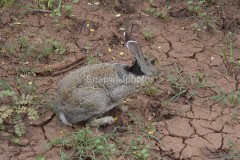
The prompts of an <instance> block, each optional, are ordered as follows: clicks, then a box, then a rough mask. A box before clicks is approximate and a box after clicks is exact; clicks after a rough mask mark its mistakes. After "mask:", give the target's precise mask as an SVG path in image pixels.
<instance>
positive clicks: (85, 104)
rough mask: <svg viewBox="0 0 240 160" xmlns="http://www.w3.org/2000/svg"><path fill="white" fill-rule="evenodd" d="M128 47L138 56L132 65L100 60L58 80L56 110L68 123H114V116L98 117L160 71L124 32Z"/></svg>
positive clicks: (121, 102)
mask: <svg viewBox="0 0 240 160" xmlns="http://www.w3.org/2000/svg"><path fill="white" fill-rule="evenodd" d="M124 37H125V40H126V46H127V48H128V50H129V52H130V53H131V54H133V55H134V57H135V62H134V64H133V65H132V66H128V65H126V64H118V63H113V64H111V63H101V64H93V65H87V66H84V67H82V68H79V69H77V70H75V71H73V72H71V73H70V74H68V75H67V76H66V77H64V78H63V79H62V80H60V81H59V83H58V90H57V98H56V103H57V105H56V108H55V109H56V113H57V115H58V116H59V118H60V120H61V121H62V122H63V123H64V124H67V125H72V124H75V123H77V122H81V121H88V122H89V125H90V126H99V125H106V124H112V123H114V122H115V119H114V118H113V117H111V116H106V117H102V118H98V119H97V117H98V116H100V115H101V114H103V113H105V112H107V111H109V110H111V109H112V108H114V107H123V101H124V99H126V98H127V97H129V96H131V95H133V94H135V93H137V92H138V90H139V89H140V88H141V87H142V86H144V85H145V83H146V78H150V76H155V75H157V74H158V68H157V63H156V61H155V59H146V58H144V56H143V53H142V51H141V49H140V47H139V45H138V43H137V42H136V41H134V40H133V39H132V38H131V37H130V36H129V35H128V34H127V33H124Z"/></svg>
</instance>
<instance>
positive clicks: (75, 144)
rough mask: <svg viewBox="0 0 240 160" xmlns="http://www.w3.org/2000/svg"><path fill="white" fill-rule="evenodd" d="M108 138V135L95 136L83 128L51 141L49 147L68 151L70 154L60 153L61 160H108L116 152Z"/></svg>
mask: <svg viewBox="0 0 240 160" xmlns="http://www.w3.org/2000/svg"><path fill="white" fill-rule="evenodd" d="M108 137H109V136H108V135H95V134H94V133H93V132H92V131H91V130H90V129H89V128H83V129H82V130H80V131H78V132H75V133H71V134H68V135H66V136H65V137H64V138H61V139H55V140H53V141H52V142H50V145H51V146H60V147H61V148H62V149H65V150H68V151H69V150H70V154H67V153H65V152H62V154H61V158H62V159H65V158H67V159H69V158H76V159H82V160H84V159H95V160H96V159H110V157H111V156H113V155H114V153H115V152H116V146H115V145H114V144H113V143H111V141H110V140H109V138H108Z"/></svg>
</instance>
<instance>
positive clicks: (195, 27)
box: [193, 24, 201, 32]
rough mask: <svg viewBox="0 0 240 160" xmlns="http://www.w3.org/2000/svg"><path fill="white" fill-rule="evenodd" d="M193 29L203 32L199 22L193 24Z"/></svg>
mask: <svg viewBox="0 0 240 160" xmlns="http://www.w3.org/2000/svg"><path fill="white" fill-rule="evenodd" d="M193 30H194V31H197V32H201V27H200V26H199V25H198V24H196V25H194V26H193Z"/></svg>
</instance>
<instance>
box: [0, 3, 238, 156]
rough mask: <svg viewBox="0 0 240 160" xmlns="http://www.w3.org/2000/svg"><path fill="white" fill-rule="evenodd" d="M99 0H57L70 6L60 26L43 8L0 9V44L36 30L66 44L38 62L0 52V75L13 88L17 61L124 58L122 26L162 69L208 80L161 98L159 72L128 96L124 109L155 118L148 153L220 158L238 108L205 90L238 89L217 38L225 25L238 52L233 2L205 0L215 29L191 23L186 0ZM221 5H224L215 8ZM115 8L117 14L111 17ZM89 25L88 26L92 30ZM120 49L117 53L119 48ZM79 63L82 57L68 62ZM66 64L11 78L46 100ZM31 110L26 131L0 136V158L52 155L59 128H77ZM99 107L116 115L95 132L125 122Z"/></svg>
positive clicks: (231, 137)
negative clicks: (165, 12) (164, 13)
mask: <svg viewBox="0 0 240 160" xmlns="http://www.w3.org/2000/svg"><path fill="white" fill-rule="evenodd" d="M22 2H24V1H22ZM103 2H106V1H101V4H100V5H99V6H94V5H88V1H86V0H81V1H80V3H78V4H73V3H71V1H70V0H69V1H65V2H64V3H65V4H70V5H72V6H73V14H74V15H75V16H74V17H72V18H67V17H61V18H60V23H61V24H62V25H63V27H62V28H57V26H56V24H54V23H53V19H54V18H53V17H51V16H50V15H49V14H48V13H42V12H34V13H33V12H27V13H24V12H23V11H24V9H23V8H19V7H18V6H13V7H12V8H9V9H7V10H4V11H1V12H0V20H1V21H0V44H2V45H4V44H9V43H11V42H13V41H14V40H16V39H17V38H18V37H21V36H27V37H28V38H29V43H30V42H31V43H33V44H35V43H36V44H37V43H39V41H40V40H41V38H45V39H47V38H52V39H55V40H57V41H59V42H61V43H63V44H64V46H67V47H68V48H69V50H68V53H66V55H64V56H63V59H59V58H56V57H50V58H49V59H48V60H43V61H41V62H39V61H36V59H34V58H32V57H29V58H28V59H25V60H22V61H21V60H20V61H19V59H17V58H16V55H8V56H1V57H0V63H1V65H0V77H1V79H5V80H7V81H8V82H9V84H10V85H11V86H13V88H15V90H17V89H16V77H17V75H18V74H24V73H22V72H18V69H19V68H24V67H25V68H26V67H27V68H31V69H32V70H33V71H36V70H37V71H38V70H39V69H40V72H41V71H42V70H41V69H42V68H44V67H46V66H47V65H52V64H55V63H57V64H59V63H60V62H61V65H60V70H61V69H62V68H61V66H62V64H69V63H72V62H74V61H77V60H78V59H79V57H82V56H88V55H90V54H91V55H94V56H96V57H97V58H98V59H99V60H100V61H102V62H111V63H114V62H119V63H127V64H130V63H131V62H132V56H131V55H129V54H128V51H127V49H126V47H125V46H124V39H123V36H122V31H120V30H119V28H125V29H126V31H127V32H129V33H131V34H132V36H133V37H134V38H135V39H136V40H137V41H138V42H139V43H140V44H141V47H142V50H143V52H144V53H148V54H153V55H154V56H155V57H157V58H158V59H159V61H160V67H161V68H160V69H161V71H162V73H164V74H167V73H170V72H169V71H170V70H173V69H174V67H173V66H177V67H178V68H181V69H182V71H183V72H184V73H185V74H187V75H195V74H197V73H202V74H204V76H205V78H206V79H207V85H208V87H206V88H204V89H199V90H197V94H196V95H195V96H194V98H193V99H191V100H188V99H186V98H184V97H183V98H180V99H179V100H178V101H176V102H174V103H170V104H165V105H164V104H163V102H165V101H167V100H168V99H170V98H171V97H170V96H171V89H170V86H169V85H168V84H167V82H166V79H165V78H163V83H160V84H156V85H155V87H156V88H157V90H158V93H157V94H156V95H153V96H147V95H145V94H138V95H136V96H134V97H132V98H131V99H130V101H129V102H128V106H129V108H130V110H129V113H131V114H132V115H135V116H136V117H141V118H144V120H145V121H146V122H148V123H151V124H154V126H156V135H157V138H158V139H159V140H160V142H161V144H157V143H156V141H154V140H150V141H149V142H148V143H152V144H153V145H152V150H153V151H154V153H156V154H151V155H150V158H149V159H154V158H155V159H161V158H163V159H191V160H202V159H206V160H208V159H221V158H224V156H226V155H227V153H228V151H229V149H230V148H229V144H228V143H229V141H231V142H234V143H236V144H237V145H238V146H237V147H238V149H239V150H240V134H239V133H240V123H239V122H240V110H238V111H237V113H236V115H237V116H236V117H235V119H234V120H233V117H232V113H233V111H234V108H233V107H232V106H231V105H221V104H220V103H219V102H216V101H214V100H212V99H211V98H210V97H212V96H215V95H216V91H217V87H219V88H222V89H223V90H224V91H225V92H227V93H229V92H232V91H237V90H239V83H240V82H239V76H238V75H237V76H235V77H233V76H231V75H229V74H227V66H226V65H225V64H224V61H223V58H222V55H221V52H222V49H223V48H227V47H229V46H228V45H227V44H226V43H225V42H226V37H227V35H228V32H232V33H233V34H234V39H233V43H234V44H235V46H234V52H235V55H236V56H237V57H236V58H237V59H238V60H239V58H240V57H239V55H240V46H239V44H240V12H239V10H240V6H239V5H240V4H239V2H237V1H235V0H220V1H217V4H215V5H214V4H212V5H210V6H209V7H208V9H209V10H211V11H212V12H213V15H214V16H215V17H216V30H217V32H213V33H212V32H208V31H206V30H202V31H201V32H196V31H194V30H193V25H194V24H195V23H198V19H197V18H196V16H193V15H192V14H190V13H189V11H188V10H187V1H182V2H175V1H165V0H155V1H154V3H149V2H148V1H138V0H130V1H125V0H121V1H112V3H110V4H108V3H103ZM167 5H168V6H172V8H171V9H170V13H169V14H170V17H171V18H168V19H166V20H161V19H159V18H156V17H153V16H151V15H148V14H146V13H145V12H144V9H146V8H148V7H157V8H162V7H164V6H167ZM214 6H220V7H214ZM221 7H223V10H224V12H220V9H219V8H221ZM19 13H21V14H19ZM119 13H120V14H121V16H120V17H116V14H119ZM16 22H18V23H16ZM144 28H148V29H150V30H151V31H152V32H153V35H154V36H153V38H152V39H151V40H150V41H146V40H145V39H144V36H143V34H142V30H143V29H144ZM90 29H94V32H91V31H90ZM86 47H88V49H86ZM109 48H111V52H109ZM120 52H124V53H125V54H124V55H120V54H119V53H120ZM63 60H64V62H62V61H63ZM26 62H27V63H26ZM73 65H74V64H73ZM80 65H82V64H79V65H76V66H75V67H73V68H72V69H75V68H77V67H80ZM70 66H72V65H70ZM47 67H49V66H47ZM51 67H52V66H51ZM68 67H69V66H68ZM57 68H58V67H57ZM70 70H71V68H70ZM66 72H68V71H66ZM66 72H60V73H59V72H57V71H56V72H53V73H48V74H45V75H41V74H39V75H36V76H33V75H27V76H25V77H21V76H20V77H19V78H20V79H21V80H22V81H26V82H27V81H28V80H31V81H34V84H35V85H36V89H35V94H36V95H38V96H40V97H41V98H42V99H43V102H44V101H47V102H48V101H49V102H51V101H52V102H54V97H55V95H56V84H57V80H58V79H61V78H62V77H63V76H64V75H65V74H67V73H66ZM41 73H42V72H41ZM44 73H45V72H44ZM43 95H47V96H43ZM39 113H40V114H41V115H40V117H41V118H40V119H39V120H38V121H37V122H35V123H34V124H29V125H28V127H27V134H26V136H24V137H23V138H21V140H20V144H14V143H12V142H10V141H8V140H6V139H3V138H0V142H1V144H0V159H12V160H15V159H17V160H30V159H35V157H37V156H44V157H46V159H59V156H60V149H59V148H58V147H54V148H49V146H48V143H49V142H50V141H51V140H53V139H54V138H60V137H62V136H63V134H62V133H63V132H66V131H68V132H71V131H76V130H79V129H80V128H81V127H82V126H77V129H73V128H71V127H67V126H65V125H63V124H61V123H60V122H59V120H58V119H57V118H56V116H54V113H53V111H52V110H51V109H50V108H44V110H42V109H41V108H40V109H39ZM107 114H112V115H117V116H119V120H118V122H117V123H116V124H115V125H112V126H107V127H102V128H101V131H102V132H105V133H109V132H112V131H113V130H114V128H115V127H117V126H121V127H122V126H125V125H127V124H129V123H131V120H130V118H129V116H128V115H127V114H125V113H121V112H119V111H118V110H113V111H111V112H110V113H107ZM1 134H2V133H1ZM121 138H123V139H126V140H127V139H131V138H132V137H128V134H123V136H122V137H121ZM119 158H120V159H124V158H126V157H119Z"/></svg>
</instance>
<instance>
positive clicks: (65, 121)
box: [59, 112, 72, 126]
mask: <svg viewBox="0 0 240 160" xmlns="http://www.w3.org/2000/svg"><path fill="white" fill-rule="evenodd" d="M59 118H60V120H61V121H62V123H64V124H66V125H69V126H72V124H71V123H69V122H68V121H67V118H66V116H65V114H64V113H63V112H60V113H59Z"/></svg>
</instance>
